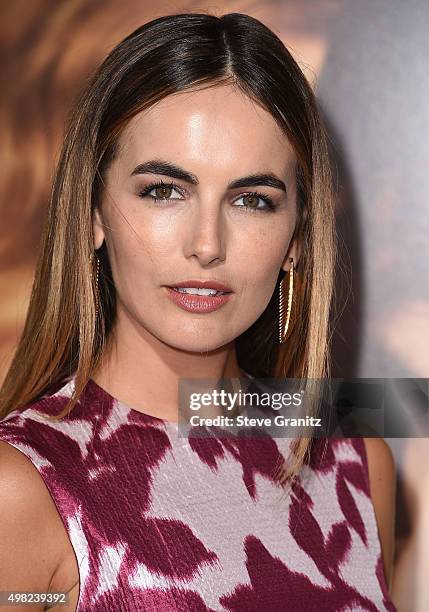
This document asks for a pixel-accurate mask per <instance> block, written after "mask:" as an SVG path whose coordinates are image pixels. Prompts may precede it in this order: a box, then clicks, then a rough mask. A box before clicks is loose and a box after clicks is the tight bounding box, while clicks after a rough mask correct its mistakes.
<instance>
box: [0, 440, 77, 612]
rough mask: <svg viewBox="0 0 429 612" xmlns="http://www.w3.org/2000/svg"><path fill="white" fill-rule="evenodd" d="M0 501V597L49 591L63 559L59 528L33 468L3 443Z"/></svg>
mask: <svg viewBox="0 0 429 612" xmlns="http://www.w3.org/2000/svg"><path fill="white" fill-rule="evenodd" d="M0 500H1V501H0V591H10V590H25V591H45V592H47V591H49V588H50V584H51V580H52V577H53V575H54V574H55V571H56V569H57V568H58V567H59V565H60V563H61V561H62V558H63V554H64V534H65V528H64V525H63V523H62V520H61V518H60V516H59V515H58V511H57V509H56V506H55V504H54V501H53V500H52V497H51V495H50V493H49V491H48V489H47V487H46V485H45V483H44V481H43V478H42V476H41V475H40V474H39V472H38V470H37V468H36V467H35V466H34V465H33V464H32V462H31V461H30V459H29V458H28V457H26V456H25V455H24V454H23V453H22V452H21V451H20V450H18V449H17V448H15V447H14V446H12V445H10V444H8V443H7V442H4V441H0ZM27 608H28V606H26V607H25V609H27ZM4 609H5V612H6V610H8V609H9V606H8V607H5V608H4ZM12 609H13V610H14V611H15V612H19V610H20V608H19V607H17V606H14V607H13V608H12V607H10V610H12ZM33 609H35V610H36V609H38V608H35V607H34V606H33ZM40 610H43V607H41V608H40Z"/></svg>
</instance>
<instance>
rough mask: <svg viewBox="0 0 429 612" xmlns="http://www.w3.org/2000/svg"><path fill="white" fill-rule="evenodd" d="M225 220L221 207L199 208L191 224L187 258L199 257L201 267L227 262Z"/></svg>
mask: <svg viewBox="0 0 429 612" xmlns="http://www.w3.org/2000/svg"><path fill="white" fill-rule="evenodd" d="M225 231H226V228H225V219H224V218H223V215H222V210H221V209H220V208H219V206H212V205H210V206H203V205H201V206H199V207H198V208H197V210H195V211H194V214H193V216H192V221H190V222H189V240H188V245H187V248H186V255H187V257H197V258H198V260H199V262H200V265H201V266H207V265H209V264H211V263H212V262H214V261H216V260H217V261H218V262H221V261H224V260H225V238H226V237H225Z"/></svg>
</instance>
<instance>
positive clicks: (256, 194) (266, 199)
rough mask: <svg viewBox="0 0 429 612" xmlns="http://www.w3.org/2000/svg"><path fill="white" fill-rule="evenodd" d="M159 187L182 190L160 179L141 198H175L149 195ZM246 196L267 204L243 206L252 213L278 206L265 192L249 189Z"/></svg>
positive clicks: (141, 193) (146, 188)
mask: <svg viewBox="0 0 429 612" xmlns="http://www.w3.org/2000/svg"><path fill="white" fill-rule="evenodd" d="M157 187H168V188H169V189H176V190H177V191H179V192H180V189H178V186H177V185H175V184H174V183H164V181H159V182H157V183H151V184H150V185H148V186H147V187H145V188H144V189H143V191H141V192H140V193H139V194H138V195H139V197H140V198H144V197H146V196H149V197H150V198H152V200H154V201H155V202H165V201H168V200H174V198H157V197H156V196H153V195H149V192H150V191H152V189H156V188H157ZM245 196H254V197H257V198H260V199H261V200H263V201H264V202H265V204H266V208H251V207H250V206H243V208H247V210H248V211H249V212H252V213H254V212H273V211H274V210H275V208H276V205H275V204H274V202H273V200H272V198H271V197H270V196H269V195H267V194H265V193H260V192H257V191H249V192H247V193H243V194H241V196H240V198H243V197H245ZM240 198H238V199H240Z"/></svg>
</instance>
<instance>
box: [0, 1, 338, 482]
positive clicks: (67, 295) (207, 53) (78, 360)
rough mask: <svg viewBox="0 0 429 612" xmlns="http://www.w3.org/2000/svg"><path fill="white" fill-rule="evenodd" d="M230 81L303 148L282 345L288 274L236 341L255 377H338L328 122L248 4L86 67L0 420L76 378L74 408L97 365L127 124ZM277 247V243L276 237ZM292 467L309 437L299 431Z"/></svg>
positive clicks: (168, 20)
mask: <svg viewBox="0 0 429 612" xmlns="http://www.w3.org/2000/svg"><path fill="white" fill-rule="evenodd" d="M219 84H233V85H235V86H236V87H237V88H239V89H240V90H241V91H243V92H244V93H245V94H246V95H247V96H249V97H250V98H251V99H252V100H254V101H255V102H256V103H257V104H259V105H260V106H261V107H262V108H264V109H265V110H267V111H268V112H269V113H270V114H271V115H272V116H273V118H274V119H275V120H276V121H277V123H278V124H279V126H280V127H281V128H282V130H283V132H284V133H285V135H286V136H287V138H288V139H289V141H290V143H291V145H292V146H293V149H294V152H295V154H296V157H297V162H298V163H297V168H296V179H297V188H298V191H297V194H298V196H297V205H298V221H297V226H296V228H295V234H294V237H296V238H297V239H298V240H299V241H300V244H301V257H300V262H299V268H298V271H297V273H296V288H295V290H294V301H293V306H292V313H291V325H290V333H289V336H288V338H287V341H286V342H285V343H284V344H282V345H279V343H278V331H277V330H278V316H279V313H278V285H279V283H280V281H281V279H282V276H283V275H284V272H282V271H280V272H279V278H278V282H277V286H276V291H275V292H274V293H273V296H272V299H271V300H270V303H269V304H268V306H267V308H266V310H265V311H264V312H263V313H262V315H261V316H260V317H259V319H258V320H257V321H256V322H255V323H254V324H253V325H252V326H251V327H250V328H249V329H248V330H247V331H246V332H245V333H243V334H242V335H241V336H240V337H238V338H237V339H236V349H237V357H238V361H239V364H240V366H241V367H242V368H243V369H245V370H247V371H248V372H250V373H251V374H253V375H254V376H257V377H260V376H267V377H275V378H279V377H293V378H303V379H319V378H324V377H329V375H330V364H329V345H330V340H331V330H330V316H329V315H330V308H331V302H332V297H333V286H334V266H335V259H336V241H335V231H334V206H333V195H332V184H331V172H330V164H329V156H328V146H327V137H326V133H325V128H324V125H323V122H322V119H321V116H320V112H319V110H318V107H317V103H316V100H315V96H314V94H313V91H312V89H311V86H310V84H309V83H308V82H307V80H306V78H305V76H304V74H303V72H302V71H301V69H300V67H299V66H298V64H297V63H296V62H295V60H294V59H293V57H292V55H291V54H290V53H289V51H288V50H287V48H286V47H285V46H284V44H283V43H282V41H281V40H280V39H279V38H278V37H277V36H276V35H275V34H274V33H273V32H272V31H271V30H270V29H269V28H267V27H266V26H265V25H264V24H262V23H261V22H260V21H258V20H257V19H255V18H253V17H251V16H249V15H244V14H240V13H230V14H226V15H223V16H221V17H217V16H214V15H210V14H202V13H184V14H172V15H166V16H163V17H160V18H157V19H154V20H153V21H150V22H148V23H146V24H144V25H143V26H141V27H139V28H138V29H136V30H135V31H134V32H132V33H131V34H130V35H129V36H127V37H126V38H125V39H124V40H123V41H122V42H121V43H120V44H119V45H117V46H116V47H115V48H114V49H113V50H112V51H111V53H110V54H109V55H108V56H107V58H106V59H105V60H104V62H103V63H102V64H101V66H100V67H99V68H98V69H97V70H96V72H95V73H94V74H93V75H92V77H91V78H90V80H89V82H88V84H87V86H86V88H85V89H84V92H83V93H82V94H81V96H80V99H79V100H78V101H77V103H76V104H75V106H74V109H73V111H72V113H71V115H70V118H69V122H68V127H67V130H66V134H65V138H64V143H63V147H62V151H61V154H60V158H59V161H58V165H57V169H56V174H55V178H54V181H53V185H52V189H51V195H50V200H49V210H48V215H47V219H46V223H45V227H44V231H43V236H42V243H41V250H40V254H39V258H38V261H37V266H36V273H35V279H34V284H33V288H32V293H31V297H30V304H29V308H28V312H27V317H26V321H25V326H24V330H23V333H22V335H21V338H20V341H19V344H18V347H17V350H16V352H15V355H14V358H13V360H12V363H11V365H10V367H9V370H8V372H7V374H6V378H5V380H4V383H3V386H2V389H1V393H0V418H4V417H5V416H6V415H7V414H9V413H10V412H12V411H13V410H15V409H18V408H22V407H23V406H26V405H28V404H30V403H32V402H34V401H36V400H37V399H39V398H40V397H42V396H43V395H45V394H49V392H50V391H51V390H52V389H55V388H56V387H57V386H58V385H59V384H60V383H61V381H64V380H65V379H67V378H69V377H70V376H72V375H75V385H74V391H73V394H72V396H71V398H70V401H69V403H68V404H67V406H66V407H65V409H64V410H63V412H62V413H60V414H59V415H57V417H55V418H62V417H63V416H65V414H68V412H70V411H71V410H72V409H73V407H74V405H75V404H76V402H77V401H78V400H79V397H80V395H81V393H82V391H83V390H84V388H85V386H86V384H87V382H88V380H89V378H90V377H91V374H92V372H93V370H94V369H95V368H96V366H97V364H98V363H99V361H100V359H101V356H102V353H103V349H104V347H105V345H106V341H107V339H108V337H109V334H110V331H111V329H112V327H113V324H114V321H115V315H116V294H115V287H114V284H113V280H112V275H111V270H110V265H109V260H108V256H107V251H106V245H105V243H104V244H103V246H102V247H101V248H100V249H99V251H98V255H99V258H100V262H101V273H100V279H99V291H98V298H99V315H98V316H97V317H96V308H95V303H96V295H95V285H94V273H93V268H92V264H91V263H90V256H91V254H92V253H93V234H92V216H93V211H94V208H95V207H96V206H97V205H98V203H99V201H100V196H101V193H102V189H103V177H104V176H105V172H106V170H107V168H108V167H109V163H110V162H111V161H112V159H113V158H114V156H115V153H116V144H117V140H118V136H119V135H120V133H121V132H122V130H123V129H124V127H125V126H126V124H127V122H128V121H129V120H130V119H131V118H132V117H134V116H135V115H136V114H137V113H139V112H141V111H143V110H145V109H147V108H149V107H150V106H152V105H153V104H155V103H156V102H158V101H160V100H162V99H163V98H165V97H166V96H168V95H170V94H173V93H177V92H182V91H189V90H196V89H202V88H206V87H214V86H216V85H219ZM267 248H269V245H267ZM296 442H297V444H296V445H295V449H294V454H295V459H296V461H295V463H294V464H293V466H292V469H291V475H292V476H293V475H295V474H297V473H298V470H299V468H300V466H301V465H302V462H303V461H304V459H305V455H306V453H308V450H309V447H310V438H300V439H299V440H297V441H296Z"/></svg>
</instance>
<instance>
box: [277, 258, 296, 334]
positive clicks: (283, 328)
mask: <svg viewBox="0 0 429 612" xmlns="http://www.w3.org/2000/svg"><path fill="white" fill-rule="evenodd" d="M289 261H290V268H289V292H288V300H287V308H286V320H284V319H285V289H284V284H285V280H286V275H285V276H284V278H283V279H282V281H281V283H280V300H279V342H280V344H282V343H283V342H285V340H286V335H287V330H288V328H289V321H290V311H291V308H292V295H293V276H294V274H293V273H294V267H293V257H290V258H289Z"/></svg>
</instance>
